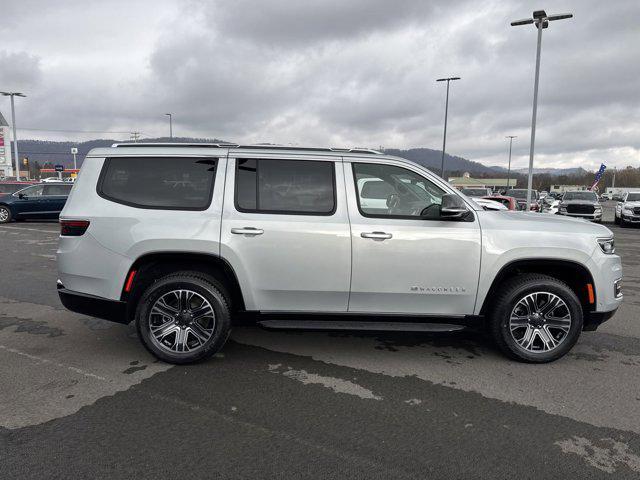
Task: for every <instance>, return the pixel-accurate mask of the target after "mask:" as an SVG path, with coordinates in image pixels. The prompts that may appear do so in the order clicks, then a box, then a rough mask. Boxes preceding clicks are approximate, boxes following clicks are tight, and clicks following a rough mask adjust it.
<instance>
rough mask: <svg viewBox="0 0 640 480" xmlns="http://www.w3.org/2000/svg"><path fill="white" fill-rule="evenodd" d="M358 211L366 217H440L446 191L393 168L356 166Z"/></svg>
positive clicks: (354, 168) (354, 172)
mask: <svg viewBox="0 0 640 480" xmlns="http://www.w3.org/2000/svg"><path fill="white" fill-rule="evenodd" d="M353 175H354V178H355V183H356V191H357V193H358V208H359V209H360V213H361V214H362V215H364V216H365V217H395V218H414V217H421V218H434V219H435V218H439V217H440V208H439V206H440V204H441V203H442V196H443V195H444V194H445V191H444V190H442V189H441V188H440V187H438V186H436V185H435V184H434V183H432V182H431V181H429V180H427V179H426V178H424V177H422V176H421V175H418V174H417V173H414V172H412V171H411V170H407V169H406V168H402V167H396V166H394V165H383V164H376V163H354V164H353Z"/></svg>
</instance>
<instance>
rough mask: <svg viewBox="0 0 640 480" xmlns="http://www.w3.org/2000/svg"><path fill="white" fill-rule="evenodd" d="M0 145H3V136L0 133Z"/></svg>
mask: <svg viewBox="0 0 640 480" xmlns="http://www.w3.org/2000/svg"><path fill="white" fill-rule="evenodd" d="M0 147H4V137H3V136H1V135H0Z"/></svg>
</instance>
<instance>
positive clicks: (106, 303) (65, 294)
mask: <svg viewBox="0 0 640 480" xmlns="http://www.w3.org/2000/svg"><path fill="white" fill-rule="evenodd" d="M58 295H59V297H60V301H61V302H62V305H64V306H65V308H67V309H68V310H71V311H72V312H76V313H81V314H83V315H89V316H90V317H97V318H102V319H104V320H109V321H111V322H117V323H124V324H127V323H129V317H128V315H127V304H126V303H125V302H121V301H119V300H110V299H107V298H102V297H96V296H95V295H88V294H86V293H80V292H74V291H72V290H67V289H66V288H64V286H62V285H60V284H58Z"/></svg>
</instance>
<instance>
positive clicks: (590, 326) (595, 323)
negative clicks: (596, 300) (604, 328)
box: [582, 308, 618, 332]
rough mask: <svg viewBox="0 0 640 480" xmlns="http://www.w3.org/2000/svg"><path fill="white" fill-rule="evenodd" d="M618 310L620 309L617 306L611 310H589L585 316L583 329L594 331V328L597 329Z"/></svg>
mask: <svg viewBox="0 0 640 480" xmlns="http://www.w3.org/2000/svg"><path fill="white" fill-rule="evenodd" d="M617 311H618V309H617V308H616V309H615V310H611V311H609V312H587V313H586V314H585V316H584V323H583V324H582V330H584V331H585V332H593V331H594V330H597V328H598V327H599V326H600V325H602V324H603V323H604V322H606V321H607V320H609V319H610V318H611V317H613V316H614V315H615V313H616V312H617Z"/></svg>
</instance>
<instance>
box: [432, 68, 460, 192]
mask: <svg viewBox="0 0 640 480" xmlns="http://www.w3.org/2000/svg"><path fill="white" fill-rule="evenodd" d="M452 80H460V77H447V78H438V79H437V80H436V82H445V81H446V82H447V99H446V100H445V104H444V136H443V138H442V161H441V166H440V177H441V178H442V179H443V180H446V179H445V178H444V151H445V149H446V147H447V117H448V115H449V83H450V82H451V81H452Z"/></svg>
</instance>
